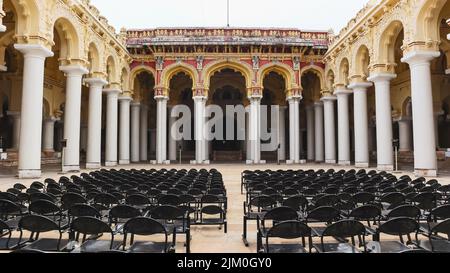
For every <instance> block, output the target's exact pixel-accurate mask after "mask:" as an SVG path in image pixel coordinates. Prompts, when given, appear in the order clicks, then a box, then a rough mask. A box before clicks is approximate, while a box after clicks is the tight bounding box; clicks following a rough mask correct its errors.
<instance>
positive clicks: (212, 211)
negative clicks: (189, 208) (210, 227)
mask: <svg viewBox="0 0 450 273" xmlns="http://www.w3.org/2000/svg"><path fill="white" fill-rule="evenodd" d="M200 213H201V214H202V215H203V214H207V215H218V214H220V215H221V217H222V216H223V215H224V213H225V211H224V210H223V209H222V208H221V207H220V206H216V205H209V206H204V207H202V209H201V210H200Z"/></svg>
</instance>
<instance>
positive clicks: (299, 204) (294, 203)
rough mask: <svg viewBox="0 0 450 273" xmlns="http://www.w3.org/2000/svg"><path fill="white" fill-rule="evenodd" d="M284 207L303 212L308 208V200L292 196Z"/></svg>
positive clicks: (285, 202)
mask: <svg viewBox="0 0 450 273" xmlns="http://www.w3.org/2000/svg"><path fill="white" fill-rule="evenodd" d="M283 206H285V207H290V208H292V209H294V210H296V211H303V210H305V209H306V208H307V206H308V199H306V197H304V196H301V195H296V196H292V197H289V198H288V199H286V200H285V201H284V202H283Z"/></svg>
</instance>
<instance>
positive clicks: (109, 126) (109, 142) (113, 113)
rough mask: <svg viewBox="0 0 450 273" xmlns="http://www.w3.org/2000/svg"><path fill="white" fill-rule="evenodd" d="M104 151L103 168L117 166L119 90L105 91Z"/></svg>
mask: <svg viewBox="0 0 450 273" xmlns="http://www.w3.org/2000/svg"><path fill="white" fill-rule="evenodd" d="M104 92H105V93H106V94H107V99H106V101H107V102H106V145H105V147H106V151H105V166H106V167H115V166H117V128H118V123H119V120H118V117H119V116H118V99H119V93H121V91H120V90H117V89H106V90H104Z"/></svg>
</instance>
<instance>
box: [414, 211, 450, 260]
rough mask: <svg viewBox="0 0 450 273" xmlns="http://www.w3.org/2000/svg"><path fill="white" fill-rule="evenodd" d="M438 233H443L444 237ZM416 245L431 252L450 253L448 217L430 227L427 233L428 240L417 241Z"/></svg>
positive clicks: (449, 220)
mask: <svg viewBox="0 0 450 273" xmlns="http://www.w3.org/2000/svg"><path fill="white" fill-rule="evenodd" d="M440 234H442V235H445V236H446V238H445V237H444V236H441V235H440ZM417 245H418V246H419V247H420V248H422V249H425V250H427V251H431V252H438V253H450V219H447V220H445V221H443V222H440V223H438V224H437V225H435V226H434V227H433V228H431V230H430V231H429V233H428V240H427V241H419V242H418V243H417Z"/></svg>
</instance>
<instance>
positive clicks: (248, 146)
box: [245, 111, 252, 163]
mask: <svg viewBox="0 0 450 273" xmlns="http://www.w3.org/2000/svg"><path fill="white" fill-rule="evenodd" d="M245 145H246V152H247V153H246V158H247V163H250V162H252V142H251V141H250V112H249V111H246V112H245Z"/></svg>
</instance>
